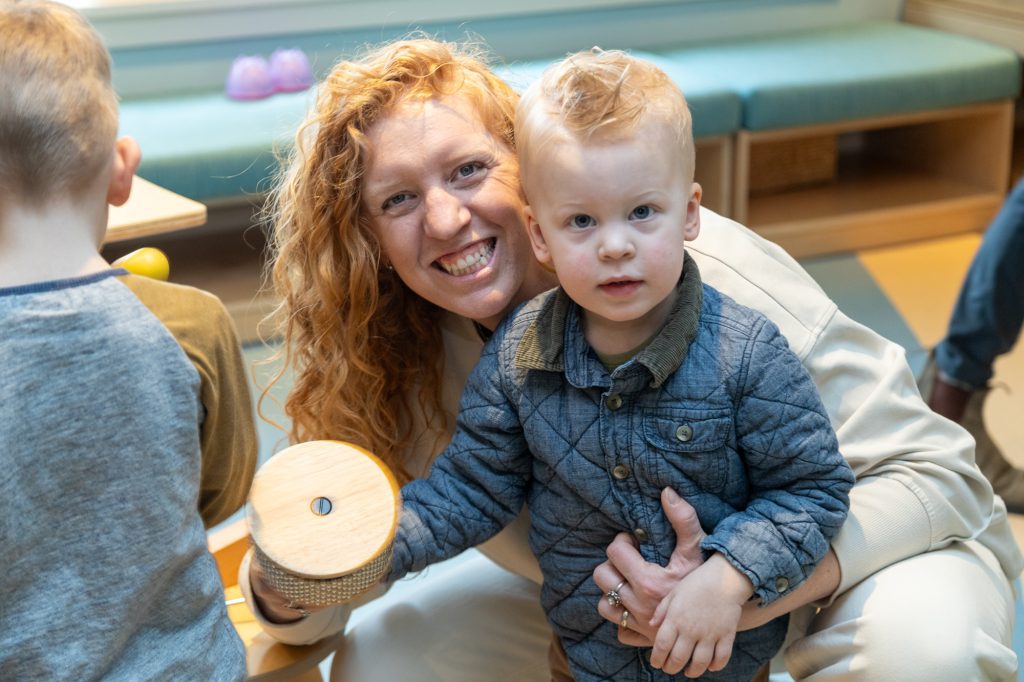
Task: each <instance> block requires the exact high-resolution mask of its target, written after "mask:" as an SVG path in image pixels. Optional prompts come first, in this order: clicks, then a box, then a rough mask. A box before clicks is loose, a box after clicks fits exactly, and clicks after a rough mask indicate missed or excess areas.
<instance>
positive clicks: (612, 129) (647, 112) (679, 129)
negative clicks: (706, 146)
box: [515, 47, 695, 182]
mask: <svg viewBox="0 0 1024 682" xmlns="http://www.w3.org/2000/svg"><path fill="white" fill-rule="evenodd" d="M652 121H655V122H659V123H663V124H665V125H666V126H668V128H669V129H670V130H672V131H674V133H675V136H676V137H677V139H678V142H679V149H678V150H677V151H678V153H679V154H682V155H683V156H682V159H683V163H684V164H685V165H684V168H685V169H686V177H687V178H691V179H692V177H693V169H694V163H695V159H694V148H693V122H692V119H691V117H690V108H689V107H688V106H687V105H686V98H685V97H684V96H683V93H682V92H681V91H680V90H679V87H678V86H677V85H676V84H675V83H674V82H673V81H672V79H671V78H669V77H668V76H667V75H666V74H665V72H664V71H662V70H661V69H659V68H658V67H657V66H655V65H654V64H652V63H650V62H648V61H645V60H643V59H639V58H637V57H633V56H630V55H628V54H626V53H625V52H622V51H621V50H607V51H606V50H601V49H599V48H596V47H595V48H594V49H592V50H585V51H582V52H577V53H575V54H572V55H569V56H568V57H566V58H565V59H563V60H562V61H560V62H558V63H557V64H554V65H552V66H550V67H548V68H547V69H546V70H545V71H544V74H543V75H542V76H541V78H540V80H538V81H537V82H535V83H534V84H533V85H531V86H530V87H529V88H528V89H527V90H526V92H525V93H524V94H523V96H522V98H521V99H520V100H519V106H518V107H517V108H516V122H515V135H516V151H517V152H518V154H519V160H520V176H521V178H522V180H523V181H524V182H525V180H526V174H527V173H529V166H530V163H529V161H530V156H531V155H532V154H535V153H536V152H537V151H538V150H541V149H544V148H545V147H546V146H548V144H549V143H550V142H551V141H552V140H553V139H557V138H558V137H564V136H566V135H568V136H571V137H572V138H574V139H576V140H579V141H583V142H586V141H589V140H595V141H600V140H607V139H613V140H614V139H617V138H619V137H625V136H627V135H629V134H630V133H632V132H633V131H635V130H636V129H637V128H638V127H639V126H640V125H642V124H645V123H648V122H652Z"/></svg>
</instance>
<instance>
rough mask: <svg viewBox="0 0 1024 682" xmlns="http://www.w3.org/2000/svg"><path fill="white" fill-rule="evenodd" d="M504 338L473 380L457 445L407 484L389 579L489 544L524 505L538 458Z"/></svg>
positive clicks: (466, 393)
mask: <svg viewBox="0 0 1024 682" xmlns="http://www.w3.org/2000/svg"><path fill="white" fill-rule="evenodd" d="M496 341H497V339H494V340H492V343H490V344H488V345H487V347H485V349H484V352H483V355H482V356H481V358H480V361H479V362H478V363H477V365H476V367H475V368H474V369H473V372H472V373H471V374H470V377H469V380H468V381H467V383H466V387H465V389H464V390H463V393H462V397H461V399H460V401H459V416H458V419H457V422H456V431H455V435H454V437H453V438H452V442H451V444H450V445H449V446H448V447H447V448H446V449H445V450H444V452H442V453H441V454H440V455H438V457H437V459H435V460H434V463H433V466H432V467H431V469H430V475H429V476H428V477H427V478H425V479H419V480H414V481H412V482H410V483H408V484H406V485H405V486H404V487H403V488H402V513H401V517H400V521H399V527H398V532H397V533H396V536H395V545H394V556H393V559H392V562H391V573H390V575H389V576H388V579H389V580H397V579H399V578H401V577H402V576H404V575H405V574H406V573H409V572H412V571H419V570H422V569H423V568H425V567H426V566H428V565H430V564H432V563H436V562H438V561H442V560H444V559H448V558H450V557H453V556H455V555H456V554H459V553H460V552H462V551H463V550H465V549H468V548H469V547H473V546H475V545H477V544H480V543H481V542H484V541H485V540H487V539H489V538H491V537H492V536H494V535H495V534H496V533H498V531H500V530H501V529H502V528H504V527H505V526H506V525H508V524H509V523H511V522H512V520H513V519H514V518H515V517H516V516H517V515H518V514H519V511H520V510H521V509H522V507H523V504H524V502H525V499H526V489H527V485H528V483H529V477H530V469H531V466H530V460H531V457H530V454H529V451H528V450H527V447H526V441H525V439H524V438H523V432H522V427H521V426H520V423H519V417H518V413H517V411H516V409H515V404H514V402H513V400H511V399H510V398H509V396H508V395H507V393H506V390H505V387H504V382H503V381H502V375H501V371H500V367H499V362H498V352H497V349H498V345H499V344H498V343H496Z"/></svg>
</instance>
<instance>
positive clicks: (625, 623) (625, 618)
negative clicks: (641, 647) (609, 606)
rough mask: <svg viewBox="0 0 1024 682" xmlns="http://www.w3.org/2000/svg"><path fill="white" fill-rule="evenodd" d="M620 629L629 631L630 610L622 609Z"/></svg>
mask: <svg viewBox="0 0 1024 682" xmlns="http://www.w3.org/2000/svg"><path fill="white" fill-rule="evenodd" d="M619 627H620V628H622V629H623V630H628V629H629V609H622V618H620V619H619Z"/></svg>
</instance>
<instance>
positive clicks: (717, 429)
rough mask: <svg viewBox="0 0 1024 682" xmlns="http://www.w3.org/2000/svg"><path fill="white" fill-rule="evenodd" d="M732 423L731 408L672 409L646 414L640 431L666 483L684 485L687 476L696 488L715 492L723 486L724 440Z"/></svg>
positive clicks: (725, 467) (725, 470)
mask: <svg viewBox="0 0 1024 682" xmlns="http://www.w3.org/2000/svg"><path fill="white" fill-rule="evenodd" d="M732 427H733V418H732V412H730V411H721V412H719V411H716V412H703V411H696V410H692V411H684V410H672V411H664V412H658V413H656V414H652V415H649V416H647V417H646V418H645V419H644V425H643V432H644V440H645V441H646V443H647V445H648V447H649V448H650V450H651V452H650V454H651V455H652V456H654V457H656V458H657V462H656V466H657V468H658V470H659V471H660V472H661V473H662V475H663V477H664V482H665V484H666V485H673V484H674V485H676V486H679V485H685V484H686V482H687V481H686V479H689V481H690V482H692V484H694V485H696V487H697V488H699V489H701V490H703V491H705V492H713V493H717V492H721V491H722V490H723V489H724V488H725V483H726V478H727V473H728V468H729V455H728V453H727V452H726V449H725V444H726V441H727V440H728V438H729V433H730V432H731V431H732ZM680 474H681V475H680Z"/></svg>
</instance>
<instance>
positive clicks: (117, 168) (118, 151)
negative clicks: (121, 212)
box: [107, 137, 142, 206]
mask: <svg viewBox="0 0 1024 682" xmlns="http://www.w3.org/2000/svg"><path fill="white" fill-rule="evenodd" d="M141 160H142V150H141V149H139V143H138V142H136V141H135V140H133V139H132V138H130V137H122V138H119V139H118V140H117V142H115V143H114V163H113V167H112V169H111V172H110V185H109V187H108V188H107V203H108V204H111V205H112V206H121V205H122V204H124V202H126V201H128V196H129V195H130V194H131V193H132V178H134V177H135V171H136V170H137V169H138V167H139V162H140V161H141Z"/></svg>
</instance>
